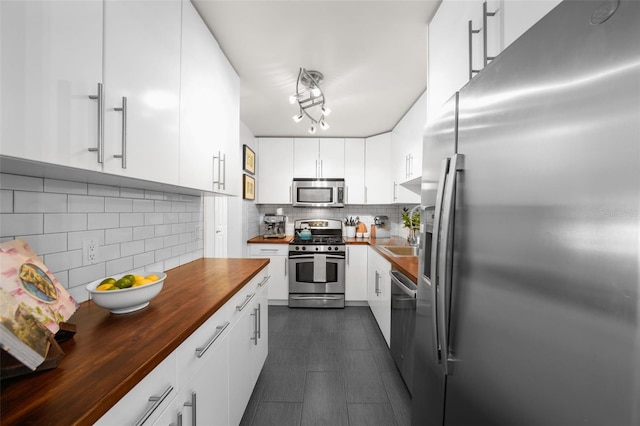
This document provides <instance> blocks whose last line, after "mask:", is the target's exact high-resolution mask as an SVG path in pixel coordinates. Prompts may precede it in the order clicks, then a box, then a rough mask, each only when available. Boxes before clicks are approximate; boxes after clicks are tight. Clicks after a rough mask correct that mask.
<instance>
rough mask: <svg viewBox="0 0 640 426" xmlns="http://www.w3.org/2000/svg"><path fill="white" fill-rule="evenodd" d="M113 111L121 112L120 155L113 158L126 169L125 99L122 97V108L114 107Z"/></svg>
mask: <svg viewBox="0 0 640 426" xmlns="http://www.w3.org/2000/svg"><path fill="white" fill-rule="evenodd" d="M114 111H122V154H116V155H114V156H113V158H121V159H122V168H123V169H126V168H127V97H126V96H123V97H122V107H115V108H114Z"/></svg>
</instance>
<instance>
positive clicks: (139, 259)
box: [133, 252, 156, 268]
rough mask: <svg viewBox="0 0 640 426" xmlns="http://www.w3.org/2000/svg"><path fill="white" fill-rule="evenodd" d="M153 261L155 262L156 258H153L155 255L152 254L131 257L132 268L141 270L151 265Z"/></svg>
mask: <svg viewBox="0 0 640 426" xmlns="http://www.w3.org/2000/svg"><path fill="white" fill-rule="evenodd" d="M155 261H156V258H155V253H154V252H148V253H142V254H137V255H135V256H133V267H134V268H143V267H145V266H147V265H151V264H152V263H154V262H155Z"/></svg>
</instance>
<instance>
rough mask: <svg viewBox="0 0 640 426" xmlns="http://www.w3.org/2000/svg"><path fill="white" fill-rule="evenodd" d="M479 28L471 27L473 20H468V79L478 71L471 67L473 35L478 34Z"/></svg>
mask: <svg viewBox="0 0 640 426" xmlns="http://www.w3.org/2000/svg"><path fill="white" fill-rule="evenodd" d="M479 32H480V30H474V29H473V22H472V21H469V80H471V79H472V78H473V75H474V74H477V73H479V72H480V70H476V69H474V68H473V35H474V34H478V33H479Z"/></svg>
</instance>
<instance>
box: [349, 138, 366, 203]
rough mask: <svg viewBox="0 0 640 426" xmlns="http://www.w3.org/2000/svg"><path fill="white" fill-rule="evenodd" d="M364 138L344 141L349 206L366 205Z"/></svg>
mask: <svg viewBox="0 0 640 426" xmlns="http://www.w3.org/2000/svg"><path fill="white" fill-rule="evenodd" d="M364 144H365V142H364V139H363V138H346V139H345V140H344V158H345V162H344V183H345V186H346V203H347V204H364V203H365V198H364V197H365V189H364V170H365V153H364V152H365V149H364Z"/></svg>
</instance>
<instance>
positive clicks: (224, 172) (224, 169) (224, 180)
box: [220, 154, 227, 190]
mask: <svg viewBox="0 0 640 426" xmlns="http://www.w3.org/2000/svg"><path fill="white" fill-rule="evenodd" d="M220 164H221V168H222V172H221V173H222V181H221V182H220V186H221V187H222V189H224V190H226V189H227V154H222V158H221V159H220Z"/></svg>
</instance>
